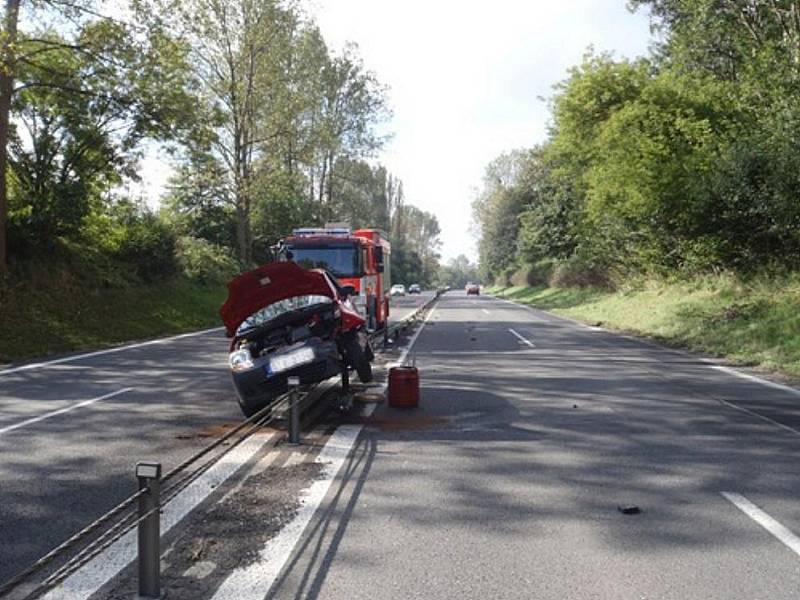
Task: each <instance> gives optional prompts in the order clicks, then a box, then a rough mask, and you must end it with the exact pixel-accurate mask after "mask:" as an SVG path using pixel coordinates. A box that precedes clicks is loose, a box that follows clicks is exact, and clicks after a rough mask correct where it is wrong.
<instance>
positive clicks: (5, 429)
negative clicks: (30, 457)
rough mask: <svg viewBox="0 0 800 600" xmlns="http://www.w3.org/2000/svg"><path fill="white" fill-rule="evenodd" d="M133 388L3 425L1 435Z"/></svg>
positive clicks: (0, 430)
mask: <svg viewBox="0 0 800 600" xmlns="http://www.w3.org/2000/svg"><path fill="white" fill-rule="evenodd" d="M131 390H133V388H123V389H121V390H117V391H116V392H111V393H110V394H104V395H102V396H98V397H97V398H92V399H91V400H83V401H82V402H78V403H77V404H73V405H72V406H67V407H65V408H59V409H58V410H54V411H53V412H49V413H46V414H44V415H39V416H38V417H33V418H32V419H27V420H25V421H21V422H20V423H16V424H14V425H9V426H8V427H3V428H2V429H0V435H3V434H4V433H8V432H9V431H14V430H15V429H21V428H22V427H27V426H28V425H33V424H34V423H38V422H39V421H44V420H45V419H50V418H52V417H55V416H58V415H63V414H64V413H68V412H70V411H73V410H75V409H77V408H82V407H84V406H89V405H90V404H94V403H95V402H101V401H102V400H108V399H109V398H113V397H114V396H119V395H120V394H124V393H125V392H130V391H131Z"/></svg>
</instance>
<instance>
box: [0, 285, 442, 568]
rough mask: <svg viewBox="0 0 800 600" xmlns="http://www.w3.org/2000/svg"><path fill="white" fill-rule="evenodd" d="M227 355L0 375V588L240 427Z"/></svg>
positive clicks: (214, 345) (180, 343)
mask: <svg viewBox="0 0 800 600" xmlns="http://www.w3.org/2000/svg"><path fill="white" fill-rule="evenodd" d="M431 295H432V294H431V293H425V294H423V295H421V296H407V297H406V298H397V299H393V300H392V306H393V309H392V316H391V318H392V320H396V319H402V318H403V317H404V316H406V315H408V314H409V313H410V312H412V311H413V310H414V309H415V308H416V307H417V306H419V305H420V304H422V303H423V302H425V301H426V300H427V299H429V298H430V297H431ZM227 356H228V341H227V340H226V339H225V337H224V335H223V333H222V330H212V331H207V332H201V333H198V334H193V335H188V336H178V337H177V338H168V339H165V340H160V341H157V342H156V343H152V342H150V343H145V344H139V345H132V346H126V347H120V348H116V349H113V350H111V351H101V352H98V353H90V354H88V355H86V354H82V355H74V356H67V357H61V358H60V359H56V360H52V361H50V362H44V361H42V362H40V363H38V364H28V365H18V366H17V367H12V368H9V369H6V370H0V582H2V581H4V580H6V579H7V578H9V577H10V576H12V575H13V574H14V573H16V572H17V571H18V570H19V569H21V568H22V567H24V566H26V565H27V564H29V563H30V562H32V561H34V560H36V559H37V558H39V557H40V556H42V555H43V554H45V553H46V552H47V551H49V550H50V549H51V548H53V547H54V546H56V545H58V544H59V543H60V542H62V541H63V540H65V539H67V538H68V537H69V536H70V535H72V534H73V533H75V532H77V531H78V530H80V529H81V528H83V527H84V526H85V525H87V524H88V523H89V522H91V521H92V520H94V519H95V518H96V517H98V516H99V515H101V514H103V513H104V512H106V511H107V510H109V509H110V508H111V507H113V506H114V505H116V504H117V503H118V502H120V501H121V500H122V499H124V498H125V497H127V496H129V495H130V494H131V493H133V491H135V486H136V484H135V479H134V477H133V467H134V464H135V463H136V462H137V461H140V460H148V461H160V462H161V463H162V465H163V467H164V470H168V469H170V468H171V467H173V466H175V465H176V464H178V463H179V462H180V461H182V460H184V459H185V458H188V457H189V456H190V455H191V454H193V453H194V452H195V451H197V450H198V449H199V448H201V447H203V446H205V445H207V444H208V443H210V441H211V440H210V438H211V437H213V436H215V435H219V433H218V431H219V429H218V427H219V426H220V425H223V424H226V423H236V422H238V421H240V420H241V419H242V417H241V414H240V412H239V409H238V406H237V404H236V401H235V396H234V395H233V394H234V392H233V388H232V385H231V383H230V379H229V374H228V367H227Z"/></svg>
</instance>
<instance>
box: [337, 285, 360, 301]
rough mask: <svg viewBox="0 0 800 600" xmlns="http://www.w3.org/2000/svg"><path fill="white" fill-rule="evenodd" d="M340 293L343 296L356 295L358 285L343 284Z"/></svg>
mask: <svg viewBox="0 0 800 600" xmlns="http://www.w3.org/2000/svg"><path fill="white" fill-rule="evenodd" d="M339 293H340V294H341V295H342V297H343V298H349V297H350V296H356V295H357V294H356V286H354V285H343V286H342V287H341V288H339Z"/></svg>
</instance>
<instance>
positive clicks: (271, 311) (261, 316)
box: [236, 296, 332, 334]
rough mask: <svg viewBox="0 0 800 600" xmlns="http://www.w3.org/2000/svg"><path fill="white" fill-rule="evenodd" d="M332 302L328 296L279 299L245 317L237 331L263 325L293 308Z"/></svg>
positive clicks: (240, 331) (238, 332)
mask: <svg viewBox="0 0 800 600" xmlns="http://www.w3.org/2000/svg"><path fill="white" fill-rule="evenodd" d="M331 302H332V300H331V299H330V298H328V297H327V296H295V297H293V298H286V299H285V300H279V301H278V302H275V303H274V304H270V305H269V306H265V307H264V308H262V309H261V310H259V311H256V312H255V313H253V314H252V315H250V316H249V317H247V319H245V320H244V321H243V322H242V324H241V325H239V329H237V330H236V333H237V334H240V333H242V332H245V331H248V330H250V329H255V328H256V327H261V326H262V325H264V324H265V323H269V322H270V321H272V320H273V319H275V318H276V317H279V316H281V315H283V314H286V313H288V312H292V311H293V310H297V309H299V308H307V307H309V306H314V305H317V304H330V303H331Z"/></svg>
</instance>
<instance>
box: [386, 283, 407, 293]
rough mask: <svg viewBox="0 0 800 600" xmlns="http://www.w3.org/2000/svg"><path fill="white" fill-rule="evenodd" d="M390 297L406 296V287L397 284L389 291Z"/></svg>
mask: <svg viewBox="0 0 800 600" xmlns="http://www.w3.org/2000/svg"><path fill="white" fill-rule="evenodd" d="M389 295H390V296H405V295H406V286H404V285H403V284H402V283H396V284H394V285H393V286H392V289H390V290H389Z"/></svg>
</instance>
